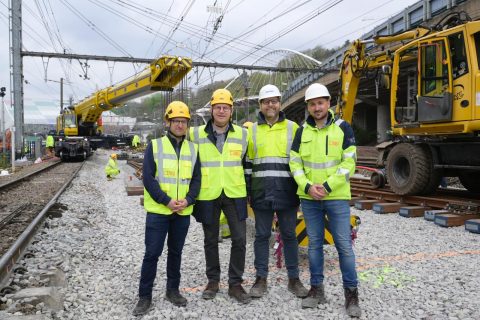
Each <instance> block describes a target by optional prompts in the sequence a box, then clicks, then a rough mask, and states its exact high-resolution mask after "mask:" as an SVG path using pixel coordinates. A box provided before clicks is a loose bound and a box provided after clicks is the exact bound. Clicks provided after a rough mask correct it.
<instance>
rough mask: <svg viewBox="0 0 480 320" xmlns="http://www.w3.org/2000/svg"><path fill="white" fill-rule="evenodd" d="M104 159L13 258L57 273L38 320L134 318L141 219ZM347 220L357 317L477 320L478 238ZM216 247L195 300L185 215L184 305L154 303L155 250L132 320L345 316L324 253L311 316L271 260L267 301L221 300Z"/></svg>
mask: <svg viewBox="0 0 480 320" xmlns="http://www.w3.org/2000/svg"><path fill="white" fill-rule="evenodd" d="M107 157H108V152H106V151H97V153H96V154H95V155H93V156H92V157H91V158H90V159H89V161H88V162H87V163H86V164H85V166H84V168H83V169H82V171H81V172H80V175H79V177H77V178H76V179H75V180H74V181H73V184H72V186H71V187H70V188H69V189H68V190H67V191H66V192H65V193H64V195H63V196H62V197H61V198H60V202H61V203H62V204H64V205H66V206H67V207H68V209H67V210H66V211H65V212H64V213H63V217H62V218H60V219H53V220H49V221H48V228H46V229H45V230H44V231H42V232H41V233H40V234H39V235H37V237H36V242H35V244H34V245H33V246H32V250H33V251H34V252H35V257H34V258H30V259H25V260H24V261H22V263H23V264H24V265H25V266H26V268H27V269H29V270H30V269H32V270H33V269H39V268H40V269H42V268H48V267H51V266H57V267H59V268H61V269H62V270H63V271H64V272H65V275H66V279H67V286H66V287H65V288H62V289H60V292H62V293H63V294H64V296H65V300H64V309H63V310H61V311H58V312H53V311H49V310H48V309H47V308H46V307H43V308H42V306H40V307H38V306H37V308H36V309H35V310H36V312H37V313H41V314H44V315H46V316H47V317H48V318H50V317H51V318H52V319H134V317H133V316H131V311H132V309H133V307H134V305H135V303H136V298H137V291H138V280H139V275H140V267H141V262H142V257H143V253H144V244H143V234H144V225H145V221H144V220H145V212H144V210H143V207H141V206H140V203H139V197H135V196H132V197H128V196H127V195H126V191H125V181H126V180H128V179H129V176H130V175H131V174H132V173H133V169H131V168H130V167H128V166H127V165H126V164H125V161H119V163H120V169H121V174H120V176H119V177H117V178H116V179H115V180H113V181H107V180H106V179H105V177H104V173H103V168H104V165H105V164H106V163H107V160H108V158H107ZM352 213H354V214H357V215H358V216H360V218H361V219H362V225H361V226H360V232H359V238H358V239H357V240H356V244H355V252H356V255H357V259H358V260H357V265H358V272H359V278H360V281H361V283H360V289H359V292H360V304H361V307H362V309H363V315H362V318H363V319H480V309H479V303H478V288H479V286H480V280H479V279H480V277H478V272H477V270H478V261H480V260H479V258H480V246H479V242H480V237H479V236H478V235H475V234H471V233H468V232H466V231H465V230H464V228H463V227H458V228H449V229H445V228H441V227H438V226H435V225H434V224H432V223H430V222H426V221H424V220H423V219H422V218H416V219H407V218H402V217H400V216H398V215H397V214H390V215H377V214H374V213H372V212H371V211H363V212H362V211H358V210H356V209H353V208H352ZM248 225H249V228H248V233H249V237H248V241H247V259H246V272H245V277H244V278H245V285H246V287H247V289H249V288H250V286H251V284H252V281H253V279H254V276H255V272H254V268H253V258H254V257H253V222H252V221H249V224H248ZM220 250H221V260H222V271H223V273H222V283H221V292H220V293H219V294H218V295H217V297H216V298H215V299H214V300H213V301H205V300H202V298H201V292H202V289H203V287H204V286H205V284H206V276H205V262H204V253H203V233H202V228H201V225H200V224H198V223H197V222H195V221H194V219H193V218H192V221H191V226H190V231H189V234H188V237H187V242H186V246H185V248H184V255H183V266H182V281H181V290H182V292H183V293H184V294H185V296H186V298H187V299H188V305H187V307H185V308H178V307H174V306H173V305H172V304H170V303H169V302H168V301H166V300H165V299H164V297H163V296H164V288H165V278H166V275H165V262H166V259H165V258H166V254H165V253H164V255H163V257H161V258H160V262H159V267H158V273H157V280H156V285H155V288H154V292H153V296H154V301H153V304H154V306H153V308H152V309H151V310H150V313H149V314H147V315H146V316H144V317H143V318H142V319H262V318H266V319H312V318H323V319H344V318H347V316H346V315H345V312H344V309H343V302H344V298H343V291H342V286H341V275H340V273H339V268H338V261H337V255H336V251H335V249H334V248H333V247H331V246H329V247H326V248H325V251H326V270H325V274H326V280H325V290H326V295H327V299H328V303H327V304H325V305H322V306H320V307H318V308H317V309H314V310H302V309H301V303H300V300H299V299H297V298H295V297H294V296H293V295H292V294H291V293H289V292H288V291H287V289H286V287H287V275H286V271H285V269H277V267H276V260H275V257H273V255H272V257H271V260H270V264H271V267H270V270H271V272H270V275H269V280H268V284H269V291H268V294H267V296H266V297H264V298H262V299H259V300H254V301H253V302H252V303H250V304H248V305H246V306H245V305H240V304H238V303H236V302H235V301H234V300H232V299H231V298H230V297H228V295H227V287H228V285H227V276H226V272H227V270H228V258H227V257H228V256H229V250H230V241H229V240H226V241H224V242H223V243H221V244H220ZM271 252H272V253H273V250H272V251H271ZM300 263H301V266H300V268H301V271H302V272H301V275H300V277H301V280H302V281H303V282H304V283H305V284H306V285H308V279H309V273H308V261H307V255H306V249H302V250H301V253H300ZM34 280H35V279H32V281H34ZM37 280H38V279H37ZM9 304H10V305H9V309H8V310H9V311H10V312H15V311H17V312H18V310H19V309H18V308H17V310H15V306H14V305H13V304H12V303H11V301H10V302H9ZM20 310H21V309H20ZM26 311H27V310H25V312H26ZM17 314H19V313H17ZM0 318H1V317H0Z"/></svg>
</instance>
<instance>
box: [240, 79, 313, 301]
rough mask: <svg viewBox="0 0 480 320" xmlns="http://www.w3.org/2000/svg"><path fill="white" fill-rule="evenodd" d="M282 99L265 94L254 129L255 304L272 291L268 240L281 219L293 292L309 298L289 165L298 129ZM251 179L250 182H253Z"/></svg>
mask: <svg viewBox="0 0 480 320" xmlns="http://www.w3.org/2000/svg"><path fill="white" fill-rule="evenodd" d="M280 99H281V94H280V91H279V90H278V88H277V87H276V86H274V85H272V84H268V85H266V86H264V87H262V88H261V89H260V92H259V98H258V102H259V104H260V112H259V113H258V121H257V122H256V123H254V124H253V125H252V126H250V127H249V129H248V130H249V141H248V152H247V155H248V161H247V165H250V168H251V169H248V166H247V170H246V173H247V183H248V185H249V188H248V189H249V196H250V205H251V207H252V209H253V211H254V213H255V243H254V251H255V261H254V265H255V269H256V279H255V283H254V285H253V287H252V288H251V290H250V296H251V297H253V298H260V297H262V296H263V295H264V294H265V293H266V291H267V277H268V260H269V239H270V235H271V228H272V221H273V215H274V213H276V215H277V218H278V223H279V226H280V235H281V237H282V241H283V244H284V247H283V249H284V250H283V251H284V254H285V264H286V267H287V273H288V278H289V280H288V286H287V287H288V290H289V291H290V292H292V293H293V294H295V296H297V297H305V296H306V295H307V293H308V291H307V289H306V288H305V287H304V286H303V284H302V283H301V282H300V279H299V269H298V242H297V237H296V233H295V227H296V221H297V211H298V205H299V199H298V196H297V195H296V194H295V190H296V189H297V185H296V183H295V180H294V179H293V177H292V175H291V173H290V168H289V165H288V161H289V157H290V147H291V143H292V139H293V136H294V135H295V132H296V130H297V128H298V125H297V124H296V123H294V122H292V121H290V120H287V119H286V117H285V114H284V113H283V112H282V111H280ZM249 176H250V178H249Z"/></svg>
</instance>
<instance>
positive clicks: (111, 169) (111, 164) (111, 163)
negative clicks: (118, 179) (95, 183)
mask: <svg viewBox="0 0 480 320" xmlns="http://www.w3.org/2000/svg"><path fill="white" fill-rule="evenodd" d="M119 173H120V169H118V165H117V162H116V161H115V160H113V159H112V158H110V159H108V164H107V165H106V166H105V174H106V175H107V176H116V175H117V174H119Z"/></svg>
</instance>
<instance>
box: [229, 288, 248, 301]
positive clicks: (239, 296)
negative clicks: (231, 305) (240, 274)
mask: <svg viewBox="0 0 480 320" xmlns="http://www.w3.org/2000/svg"><path fill="white" fill-rule="evenodd" d="M228 295H229V296H230V297H232V298H235V300H237V301H238V302H240V303H243V304H247V303H250V301H252V298H250V296H249V295H248V294H247V292H246V291H245V289H243V287H242V285H241V284H235V285H230V287H229V288H228Z"/></svg>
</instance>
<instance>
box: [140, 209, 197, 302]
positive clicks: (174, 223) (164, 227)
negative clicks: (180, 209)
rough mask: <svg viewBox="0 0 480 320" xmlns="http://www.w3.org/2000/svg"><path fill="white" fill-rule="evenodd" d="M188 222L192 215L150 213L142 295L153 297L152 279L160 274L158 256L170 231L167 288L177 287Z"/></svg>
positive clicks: (176, 288) (146, 237) (148, 215)
mask: <svg viewBox="0 0 480 320" xmlns="http://www.w3.org/2000/svg"><path fill="white" fill-rule="evenodd" d="M189 226H190V216H180V215H178V214H171V215H163V214H156V213H147V220H146V225H145V255H144V257H143V263H142V271H141V276H140V289H139V293H138V295H139V297H148V298H151V297H152V289H153V281H154V280H155V277H156V275H157V263H158V258H159V257H160V256H161V255H162V251H163V245H164V243H165V238H166V237H167V234H168V239H167V247H168V255H167V290H178V287H179V285H180V266H181V263H182V250H183V245H184V244H185V238H186V237H187V232H188V227H189Z"/></svg>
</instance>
